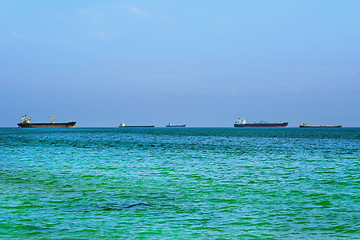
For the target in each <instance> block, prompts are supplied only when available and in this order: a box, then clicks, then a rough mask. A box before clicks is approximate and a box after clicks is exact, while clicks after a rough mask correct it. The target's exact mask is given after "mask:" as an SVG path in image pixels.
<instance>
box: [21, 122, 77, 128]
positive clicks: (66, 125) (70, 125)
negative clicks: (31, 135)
mask: <svg viewBox="0 0 360 240" xmlns="http://www.w3.org/2000/svg"><path fill="white" fill-rule="evenodd" d="M75 124H76V122H67V123H18V124H17V125H18V126H19V127H21V128H74V127H75Z"/></svg>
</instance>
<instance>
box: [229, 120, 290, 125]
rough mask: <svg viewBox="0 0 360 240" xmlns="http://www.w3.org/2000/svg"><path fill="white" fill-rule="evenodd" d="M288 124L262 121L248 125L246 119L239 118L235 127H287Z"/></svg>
mask: <svg viewBox="0 0 360 240" xmlns="http://www.w3.org/2000/svg"><path fill="white" fill-rule="evenodd" d="M288 124H289V123H288V122H282V123H268V122H265V121H261V122H259V123H246V120H245V119H242V118H239V119H238V120H237V121H236V122H235V123H234V127H287V126H288Z"/></svg>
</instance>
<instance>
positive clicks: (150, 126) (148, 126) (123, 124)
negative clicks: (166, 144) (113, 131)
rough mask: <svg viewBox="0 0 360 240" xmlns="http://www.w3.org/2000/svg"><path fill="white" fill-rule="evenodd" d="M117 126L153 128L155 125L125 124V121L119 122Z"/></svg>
mask: <svg viewBox="0 0 360 240" xmlns="http://www.w3.org/2000/svg"><path fill="white" fill-rule="evenodd" d="M119 127H126V128H153V127H155V125H134V126H127V125H125V123H120V125H119Z"/></svg>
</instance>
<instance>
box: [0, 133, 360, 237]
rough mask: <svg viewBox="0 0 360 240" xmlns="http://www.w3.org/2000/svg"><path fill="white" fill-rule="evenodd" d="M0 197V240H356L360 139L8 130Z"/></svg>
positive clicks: (0, 149)
mask: <svg viewBox="0 0 360 240" xmlns="http://www.w3.org/2000/svg"><path fill="white" fill-rule="evenodd" d="M0 189H1V191H0V239H6V238H11V239H63V238H65V239H117V238H118V239H119V238H130V239H138V238H140V239H141V238H143V239H145V238H151V239H194V238H198V239H219V238H221V239H341V238H347V239H360V228H359V224H360V128H342V129H298V128H287V129H235V128H181V129H167V128H153V129H124V128H77V129H18V128H1V129H0Z"/></svg>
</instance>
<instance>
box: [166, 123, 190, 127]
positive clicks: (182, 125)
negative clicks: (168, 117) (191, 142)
mask: <svg viewBox="0 0 360 240" xmlns="http://www.w3.org/2000/svg"><path fill="white" fill-rule="evenodd" d="M166 127H186V124H172V123H169V124H168V125H166Z"/></svg>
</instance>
